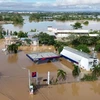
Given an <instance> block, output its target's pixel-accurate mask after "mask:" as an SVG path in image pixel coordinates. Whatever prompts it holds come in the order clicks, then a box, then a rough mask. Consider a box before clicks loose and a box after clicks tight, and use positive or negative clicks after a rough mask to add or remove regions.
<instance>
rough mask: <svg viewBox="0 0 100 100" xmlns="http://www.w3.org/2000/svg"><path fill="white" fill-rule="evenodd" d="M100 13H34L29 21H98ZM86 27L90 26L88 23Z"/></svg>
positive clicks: (86, 22) (85, 23)
mask: <svg viewBox="0 0 100 100" xmlns="http://www.w3.org/2000/svg"><path fill="white" fill-rule="evenodd" d="M99 14H100V13H99ZM99 14H98V13H50V12H49V13H47V12H46V13H44V12H43V13H33V14H30V17H29V20H30V21H32V20H34V21H43V20H49V21H53V20H57V21H69V20H97V21H99V20H100V18H99V17H98V15H99ZM83 24H84V25H88V21H85V22H84V23H83Z"/></svg>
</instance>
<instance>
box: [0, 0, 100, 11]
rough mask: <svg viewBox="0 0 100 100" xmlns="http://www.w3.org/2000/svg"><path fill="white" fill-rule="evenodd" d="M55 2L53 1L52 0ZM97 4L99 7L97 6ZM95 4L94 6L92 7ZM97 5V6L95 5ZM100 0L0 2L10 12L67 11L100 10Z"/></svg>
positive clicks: (23, 0) (15, 0)
mask: <svg viewBox="0 0 100 100" xmlns="http://www.w3.org/2000/svg"><path fill="white" fill-rule="evenodd" d="M52 1H53V0H52ZM97 3H99V4H98V6H97ZM92 4H93V5H92ZM94 4H96V6H95V5H94ZM99 5H100V0H56V1H53V2H50V1H49V2H46V1H45V0H44V2H42V0H41V1H40V0H37V1H36V2H32V0H31V1H27V2H25V0H20V2H19V0H0V9H4V10H6V9H9V10H67V9H76V8H77V9H80V8H82V9H83V8H84V9H87V8H88V9H93V8H97V9H99V8H100V6H99Z"/></svg>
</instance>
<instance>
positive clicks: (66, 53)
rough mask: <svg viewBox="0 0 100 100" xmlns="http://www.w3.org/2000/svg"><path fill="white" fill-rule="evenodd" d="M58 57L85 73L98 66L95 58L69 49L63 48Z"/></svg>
mask: <svg viewBox="0 0 100 100" xmlns="http://www.w3.org/2000/svg"><path fill="white" fill-rule="evenodd" d="M60 55H61V56H62V57H64V58H66V59H68V60H69V61H71V62H73V63H75V64H77V65H78V66H79V67H80V68H83V69H85V70H87V71H89V70H90V69H92V68H93V66H94V65H98V64H99V60H98V59H97V58H96V57H95V56H92V55H89V54H87V53H84V52H82V51H78V50H76V49H73V48H70V47H64V48H63V50H62V52H61V53H60Z"/></svg>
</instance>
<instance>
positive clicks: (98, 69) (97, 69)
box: [92, 65, 100, 76]
mask: <svg viewBox="0 0 100 100" xmlns="http://www.w3.org/2000/svg"><path fill="white" fill-rule="evenodd" d="M92 74H93V75H95V76H100V66H99V65H97V66H94V68H93V69H92Z"/></svg>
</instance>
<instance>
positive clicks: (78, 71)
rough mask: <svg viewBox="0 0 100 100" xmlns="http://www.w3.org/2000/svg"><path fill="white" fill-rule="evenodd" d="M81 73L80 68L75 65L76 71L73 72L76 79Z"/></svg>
mask: <svg viewBox="0 0 100 100" xmlns="http://www.w3.org/2000/svg"><path fill="white" fill-rule="evenodd" d="M80 72H81V71H80V69H79V67H78V66H77V65H74V69H73V71H72V74H73V76H74V77H76V76H79V74H80Z"/></svg>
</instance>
